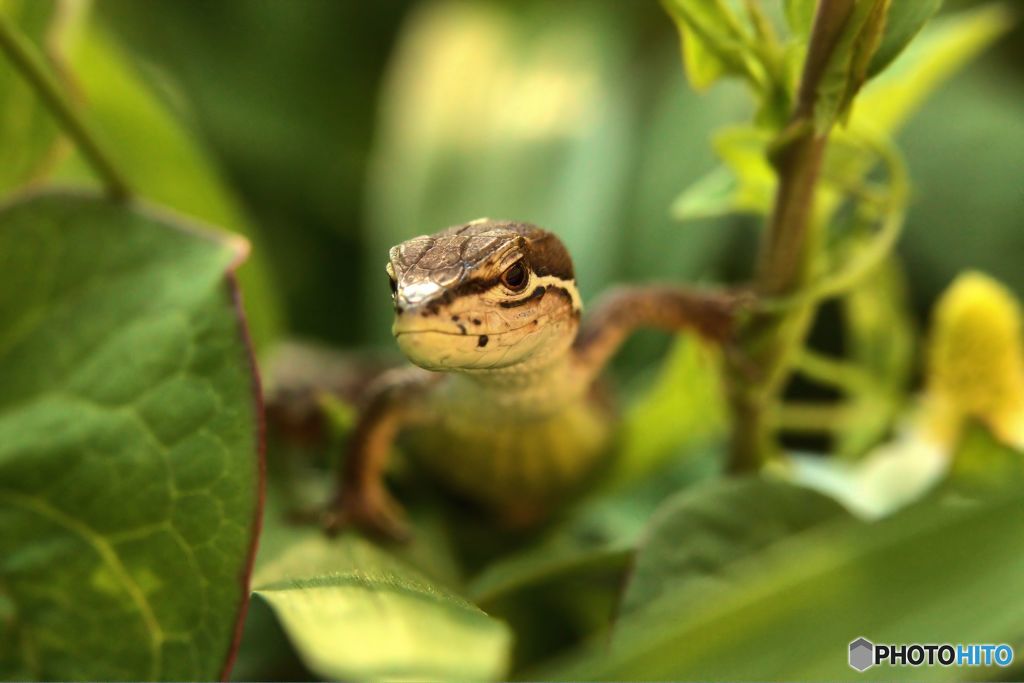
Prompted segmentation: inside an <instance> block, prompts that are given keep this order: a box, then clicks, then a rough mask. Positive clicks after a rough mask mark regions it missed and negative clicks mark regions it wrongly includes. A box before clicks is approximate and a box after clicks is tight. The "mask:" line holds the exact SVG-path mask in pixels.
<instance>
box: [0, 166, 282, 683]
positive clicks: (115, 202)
mask: <svg viewBox="0 0 1024 683" xmlns="http://www.w3.org/2000/svg"><path fill="white" fill-rule="evenodd" d="M50 197H53V198H62V197H64V198H70V199H79V200H90V201H95V202H98V203H107V204H109V205H111V206H121V207H123V208H125V209H129V210H132V211H136V212H137V213H139V214H141V215H143V216H146V217H148V218H150V219H152V220H154V221H158V222H160V223H162V224H164V225H165V226H166V227H167V228H168V229H171V230H180V231H182V232H185V233H188V234H190V235H194V236H196V237H198V238H200V239H205V240H208V241H210V242H215V243H218V244H223V245H226V246H227V247H229V248H230V249H231V250H232V251H233V252H234V259H233V260H232V261H231V263H229V264H228V266H227V268H226V269H225V272H224V284H225V287H226V293H227V295H228V298H229V300H230V302H231V307H232V309H233V310H234V311H235V321H236V329H237V333H238V335H239V336H240V337H241V339H242V345H243V347H244V349H245V356H246V361H247V363H248V365H249V374H250V379H251V390H252V391H251V395H252V409H253V413H254V416H255V418H256V463H255V464H256V488H257V491H256V505H255V509H254V510H253V514H252V523H251V524H252V526H251V529H252V537H251V540H250V542H249V550H248V554H247V556H246V559H245V563H244V564H243V565H242V571H241V572H240V573H239V576H238V581H239V585H240V586H241V589H242V599H241V601H240V602H239V605H238V611H237V613H236V616H235V625H234V629H233V632H232V635H231V641H230V643H229V645H228V651H227V652H226V653H225V655H224V666H223V667H222V668H221V671H220V680H221V681H227V680H229V678H230V676H231V670H232V669H233V668H234V665H235V660H236V659H237V657H238V650H239V647H240V646H241V644H242V634H243V631H244V629H245V617H246V615H247V614H248V613H249V603H250V602H251V600H252V591H251V586H250V583H251V581H252V572H253V567H254V565H255V563H256V552H257V550H258V549H259V540H260V535H261V532H262V530H263V509H264V507H265V504H266V488H267V460H266V451H267V441H266V417H265V412H264V403H263V388H262V386H263V385H262V381H261V379H260V372H259V365H258V364H257V362H256V353H255V349H254V347H253V343H252V335H251V334H250V332H249V324H248V320H247V319H246V317H245V305H244V301H243V296H242V291H241V288H240V287H239V286H238V276H237V271H238V268H239V267H241V265H242V264H243V263H244V262H245V261H246V259H247V258H248V257H249V253H250V251H251V247H250V243H249V240H248V239H246V238H245V237H244V236H242V235H239V234H238V233H233V232H227V231H225V230H223V229H219V228H217V227H215V226H212V225H210V224H207V223H203V222H202V221H201V220H200V219H197V218H195V217H194V216H189V215H187V214H184V213H181V212H178V211H175V210H174V209H171V208H170V207H166V206H160V205H156V204H152V203H149V202H147V201H145V200H142V199H139V198H136V197H131V198H127V199H111V198H110V197H107V196H106V195H103V194H102V193H100V192H97V191H95V190H93V189H91V188H86V187H75V186H71V187H54V186H41V185H30V186H27V187H23V188H19V189H15V190H14V191H12V192H10V193H9V194H8V195H7V196H6V197H4V198H3V199H2V200H0V212H3V211H6V210H7V209H10V208H12V207H14V206H16V205H19V204H23V203H27V202H30V201H34V200H38V199H46V198H50Z"/></svg>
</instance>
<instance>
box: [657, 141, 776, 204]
mask: <svg viewBox="0 0 1024 683" xmlns="http://www.w3.org/2000/svg"><path fill="white" fill-rule="evenodd" d="M771 140H772V135H771V133H769V132H768V131H767V130H764V129H762V128H758V127H756V126H729V127H726V128H724V129H722V130H719V131H718V132H717V133H715V138H714V147H715V152H716V153H717V154H718V156H719V158H721V159H722V161H723V162H724V167H719V168H717V169H715V170H714V171H712V172H711V173H709V174H708V175H706V176H704V177H703V178H701V179H700V180H698V181H697V182H696V183H694V184H693V185H691V186H690V187H688V188H687V189H686V190H684V191H683V193H682V194H680V195H679V197H677V198H676V200H675V202H673V204H672V209H671V210H672V214H673V216H674V217H675V218H677V219H679V220H692V219H696V218H708V217H714V216H722V215H725V214H729V213H734V212H742V213H753V214H757V215H767V214H768V212H769V211H770V210H771V206H772V202H773V200H774V196H775V186H776V184H777V178H776V174H775V169H774V168H772V165H771V163H770V162H769V161H768V147H769V145H770V144H771Z"/></svg>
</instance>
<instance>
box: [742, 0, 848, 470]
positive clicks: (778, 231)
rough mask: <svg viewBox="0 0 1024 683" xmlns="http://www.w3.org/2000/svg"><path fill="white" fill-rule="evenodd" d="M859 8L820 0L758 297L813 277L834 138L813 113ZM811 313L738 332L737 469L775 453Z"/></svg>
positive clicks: (779, 157) (781, 161)
mask: <svg viewBox="0 0 1024 683" xmlns="http://www.w3.org/2000/svg"><path fill="white" fill-rule="evenodd" d="M853 8H854V0H820V1H819V3H818V8H817V12H816V13H815V17H814V25H813V27H812V29H811V36H810V42H809V44H808V48H807V58H806V61H805V62H804V70H803V74H802V76H801V80H800V87H799V90H798V92H797V98H796V102H795V103H794V105H793V112H792V114H791V116H790V120H789V123H788V125H786V127H785V128H784V129H783V130H782V131H781V133H780V134H779V137H778V139H777V142H776V144H775V145H774V146H773V150H772V155H771V159H772V162H773V164H774V165H775V168H776V170H777V172H778V176H779V185H778V190H777V192H776V195H775V204H774V207H773V210H772V213H771V216H770V218H769V221H768V226H767V229H766V230H765V232H764V236H763V238H762V241H761V245H760V250H759V254H758V263H757V270H756V275H755V283H754V284H755V289H756V290H757V292H758V293H759V294H760V295H761V296H763V297H767V298H769V299H772V298H782V297H786V296H788V295H792V294H794V293H796V292H797V291H799V290H800V289H801V288H802V286H803V285H805V284H806V282H805V281H806V280H807V278H808V276H809V265H810V262H811V258H810V256H811V254H812V248H813V246H814V245H815V243H816V240H815V239H814V235H813V232H814V231H813V223H814V198H815V192H816V189H817V184H818V177H819V175H820V172H821V163H822V158H823V157H824V153H825V147H826V145H827V143H828V134H829V129H828V128H826V129H825V130H820V129H819V126H818V122H817V121H816V120H815V109H816V105H817V102H818V98H819V88H820V87H821V84H822V80H823V79H824V77H825V75H826V71H827V66H828V64H829V63H830V60H831V58H832V55H833V53H834V52H835V50H836V49H837V47H839V43H840V37H841V35H842V32H843V29H844V27H845V24H846V23H847V21H848V20H849V19H850V17H851V16H852V13H853ZM812 313H813V305H805V306H800V307H796V308H787V309H785V310H774V311H773V310H761V311H759V312H758V313H757V314H756V315H754V316H752V319H751V320H750V322H749V323H748V324H747V325H746V326H745V327H744V328H743V329H742V330H740V335H739V340H738V344H739V346H740V350H741V353H739V354H736V357H737V358H744V359H746V360H745V361H743V362H741V363H736V362H732V363H730V364H729V368H728V370H729V402H730V407H731V410H732V414H733V443H732V449H731V454H730V463H729V469H730V470H731V471H733V472H744V471H751V470H756V469H758V468H759V467H760V466H761V464H762V463H763V462H764V461H765V460H766V459H767V458H768V457H769V456H770V455H771V454H772V452H773V451H774V449H775V448H776V446H775V444H774V439H773V438H772V434H773V423H774V420H772V419H771V416H770V414H771V413H772V412H774V410H773V406H774V404H775V403H776V402H777V394H778V393H779V391H780V388H781V386H782V384H783V382H784V380H785V378H786V376H787V374H788V372H789V368H790V366H791V364H792V362H793V360H794V358H795V355H796V353H797V352H798V351H799V348H800V346H801V344H802V342H803V339H804V337H805V336H806V333H807V328H808V327H809V324H810V321H811V318H812ZM744 366H745V367H744ZM751 368H755V369H756V370H754V371H752V370H751Z"/></svg>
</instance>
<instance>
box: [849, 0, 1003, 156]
mask: <svg viewBox="0 0 1024 683" xmlns="http://www.w3.org/2000/svg"><path fill="white" fill-rule="evenodd" d="M896 4H905V5H908V4H909V5H912V4H915V3H896ZM922 4H925V3H922ZM1013 25H1014V16H1013V13H1012V12H1011V11H1010V10H1009V9H1008V8H1007V7H1006V6H1005V5H1001V4H987V5H982V6H981V7H978V8H977V9H973V10H969V11H965V12H960V13H958V14H955V15H948V16H943V17H939V18H938V19H935V20H934V21H932V22H930V23H929V24H928V25H927V26H926V27H925V29H924V31H922V32H921V35H920V36H919V37H918V38H917V39H916V40H914V41H913V42H912V43H910V45H909V46H908V47H907V49H906V50H905V51H904V52H903V54H901V55H900V56H899V58H897V59H896V60H895V61H894V62H893V63H892V65H891V66H890V67H889V68H887V69H886V70H885V72H884V73H882V74H881V75H879V76H878V78H875V79H872V81H871V83H869V84H868V85H867V87H865V88H864V92H863V93H861V95H860V96H859V97H858V98H857V104H856V106H854V108H853V111H852V113H851V116H850V124H849V125H850V127H851V128H854V129H865V130H868V131H872V132H873V133H876V134H880V135H882V136H889V135H891V134H892V133H894V132H895V131H896V130H897V129H898V128H899V126H900V124H902V123H903V121H904V120H906V118H907V117H908V116H909V115H910V114H911V113H912V112H913V111H914V110H915V109H916V108H917V107H918V106H919V105H920V103H921V102H922V101H923V100H924V98H925V97H927V96H928V94H929V93H931V92H932V91H933V90H934V89H935V88H936V87H937V86H939V85H940V84H942V83H943V82H944V81H946V80H947V79H948V78H949V77H950V76H952V75H953V74H954V73H955V72H956V71H957V70H959V69H960V68H962V67H963V66H964V65H965V64H967V62H969V61H971V59H973V58H974V57H976V56H977V55H978V53H980V52H981V51H982V50H983V49H985V48H986V47H987V46H989V45H991V44H992V43H993V42H994V41H995V40H996V39H997V38H999V36H1001V35H1003V34H1004V33H1006V31H1008V30H1009V29H1010V28H1012V26H1013Z"/></svg>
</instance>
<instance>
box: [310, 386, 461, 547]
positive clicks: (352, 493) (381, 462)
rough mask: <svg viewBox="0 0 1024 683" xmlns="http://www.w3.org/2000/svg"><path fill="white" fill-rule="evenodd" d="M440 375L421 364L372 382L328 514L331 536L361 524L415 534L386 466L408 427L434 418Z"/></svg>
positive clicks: (390, 533) (396, 536)
mask: <svg viewBox="0 0 1024 683" xmlns="http://www.w3.org/2000/svg"><path fill="white" fill-rule="evenodd" d="M440 378H441V375H438V374H436V373H432V372H427V371H425V370H421V369H419V368H411V367H410V368H400V369H397V370H391V371H389V372H386V373H384V374H383V375H381V376H380V377H379V378H378V379H377V380H376V381H375V382H374V383H373V384H372V385H371V386H370V388H369V389H368V391H367V394H366V396H365V397H364V400H363V404H362V407H361V410H360V412H359V417H358V420H357V421H356V425H355V428H354V429H353V431H352V434H351V435H350V437H349V440H348V445H347V449H346V453H345V459H344V462H343V463H342V466H341V467H339V468H338V481H337V483H336V486H335V493H334V496H333V498H332V500H331V503H330V505H329V507H328V509H327V511H326V513H325V518H324V527H325V530H326V531H327V532H328V533H329V534H334V533H337V532H338V531H339V530H341V529H344V528H346V527H356V528H359V529H362V530H364V531H367V532H370V533H372V534H375V535H377V536H381V537H384V538H388V539H392V540H404V539H407V538H408V537H409V529H408V526H407V525H406V523H405V520H404V513H403V510H402V506H401V505H400V504H399V503H398V502H397V501H395V500H394V498H392V497H391V494H390V493H388V491H387V489H386V488H385V486H384V470H385V466H386V464H387V458H388V453H390V451H391V446H392V445H393V443H394V441H395V437H396V436H397V435H398V432H399V431H400V430H401V429H402V427H405V426H409V425H411V424H416V423H419V422H422V421H424V420H426V419H428V417H429V413H430V411H429V408H428V396H429V394H430V389H431V387H433V386H434V385H435V384H436V382H437V381H438V380H439V379H440Z"/></svg>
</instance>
